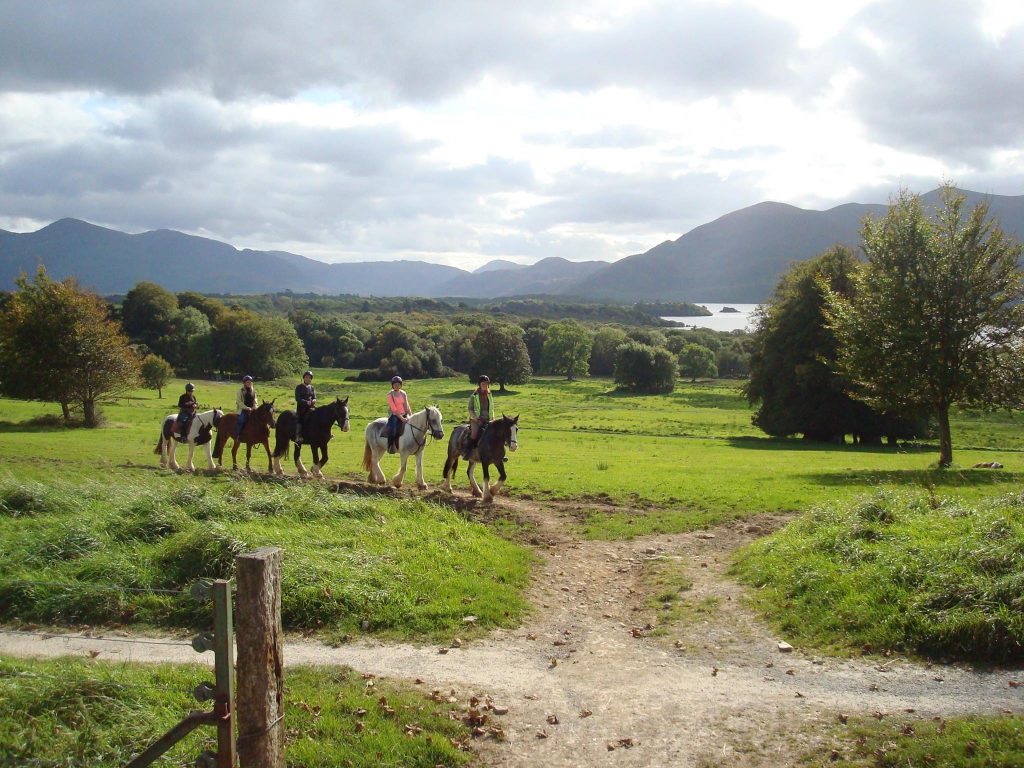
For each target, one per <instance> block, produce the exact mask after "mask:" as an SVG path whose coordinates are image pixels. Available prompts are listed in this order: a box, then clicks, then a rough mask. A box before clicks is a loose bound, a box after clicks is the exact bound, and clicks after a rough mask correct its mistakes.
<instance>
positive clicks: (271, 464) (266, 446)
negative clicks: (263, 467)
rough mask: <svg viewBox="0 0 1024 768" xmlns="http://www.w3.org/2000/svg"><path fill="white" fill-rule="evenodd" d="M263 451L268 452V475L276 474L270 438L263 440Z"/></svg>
mask: <svg viewBox="0 0 1024 768" xmlns="http://www.w3.org/2000/svg"><path fill="white" fill-rule="evenodd" d="M263 450H264V451H266V452H267V474H268V475H272V474H274V457H273V456H272V455H271V454H270V437H269V436H268V437H266V438H264V440H263Z"/></svg>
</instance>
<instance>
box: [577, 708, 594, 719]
mask: <svg viewBox="0 0 1024 768" xmlns="http://www.w3.org/2000/svg"><path fill="white" fill-rule="evenodd" d="M592 714H594V713H593V712H591V711H590V710H589V709H584V710H582V711H581V712H580V717H590V716H591V715H592Z"/></svg>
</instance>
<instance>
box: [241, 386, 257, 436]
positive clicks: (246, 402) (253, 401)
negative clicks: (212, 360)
mask: <svg viewBox="0 0 1024 768" xmlns="http://www.w3.org/2000/svg"><path fill="white" fill-rule="evenodd" d="M259 405H260V398H259V395H257V394H256V388H255V387H254V386H253V385H252V376H250V375H249V374H246V375H245V376H243V377H242V388H241V389H240V390H238V394H237V395H235V412H236V413H237V414H238V419H237V420H236V421H235V437H239V438H240V437H241V436H242V428H243V427H244V426H245V422H246V421H247V420H248V419H249V414H250V413H252V412H253V411H255V410H256V409H257V408H258V407H259Z"/></svg>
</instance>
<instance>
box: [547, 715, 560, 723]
mask: <svg viewBox="0 0 1024 768" xmlns="http://www.w3.org/2000/svg"><path fill="white" fill-rule="evenodd" d="M547 720H548V725H558V715H556V714H554V713H551V714H550V715H548V717H547Z"/></svg>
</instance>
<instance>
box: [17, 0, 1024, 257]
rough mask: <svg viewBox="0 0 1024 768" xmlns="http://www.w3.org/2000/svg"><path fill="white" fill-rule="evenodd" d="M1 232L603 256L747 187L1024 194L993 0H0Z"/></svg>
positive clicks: (414, 252) (345, 251)
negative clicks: (164, 231) (69, 224)
mask: <svg viewBox="0 0 1024 768" xmlns="http://www.w3.org/2000/svg"><path fill="white" fill-rule="evenodd" d="M0 18H3V19H4V23H3V24H2V25H0V228H4V229H8V230H12V231H18V232H24V231H32V230H35V229H38V228H39V227H41V226H44V225H45V224H47V223H49V222H51V221H53V220H55V219H58V218H62V217H65V216H72V217H76V218H82V219H86V220H88V221H92V222H94V223H97V224H101V225H104V226H109V227H113V228H116V229H121V230H124V231H127V232H141V231H144V230H149V229H158V228H169V229H177V230H181V231H184V232H189V233H193V234H199V235H204V236H208V237H213V238H216V239H218V240H224V241H227V242H230V243H232V244H234V245H236V246H239V247H251V248H260V249H277V250H288V251H292V252H296V253H301V254H304V255H307V256H311V257H314V258H319V259H323V260H326V261H350V260H365V259H392V258H416V259H424V260H428V261H436V262H442V263H448V264H452V265H456V266H462V267H465V268H474V267H476V266H479V265H481V264H483V263H484V262H486V261H488V260H490V259H494V258H506V259H511V260H514V261H519V262H523V263H529V262H533V261H535V260H537V259H538V258H542V257H545V256H562V257H565V258H568V259H573V260H585V259H605V260H612V259H617V258H620V257H623V256H627V255H629V254H631V253H637V252H641V251H645V250H647V249H648V248H650V247H652V246H654V245H656V244H657V243H659V242H661V241H662V240H665V239H670V238H672V239H674V238H676V237H678V236H679V235H681V234H683V233H685V232H687V231H688V230H690V229H692V228H693V227H695V226H697V225H699V224H702V223H704V222H707V221H710V220H712V219H714V218H717V217H718V216H721V215H723V214H725V213H728V212H729V211H732V210H736V209H738V208H742V207H744V206H747V205H752V204H754V203H757V202H760V201H762V200H777V201H782V202H788V203H792V204H794V205H799V206H801V207H808V208H818V209H822V208H828V207H831V206H833V205H836V204H840V203H843V202H850V201H854V202H885V201H886V200H887V199H888V198H889V196H890V195H891V194H893V193H894V192H895V191H896V190H897V189H898V188H899V187H900V186H903V187H907V188H909V189H911V190H913V191H918V192H925V191H928V190H929V189H932V188H934V187H935V186H937V185H938V184H939V183H940V182H941V181H942V180H944V179H949V180H953V181H955V182H956V183H958V184H959V185H960V186H962V187H966V188H969V189H974V190H977V191H981V192H990V193H996V194H1007V195H1019V194H1024V152H1022V147H1024V3H1021V2H1019V0H998V1H996V0H993V1H992V2H989V1H988V0H974V1H973V2H966V1H957V0H892V1H888V0H882V1H879V2H868V1H866V0H844V1H843V2H822V0H794V1H793V2H785V0H737V1H736V2H718V1H717V0H675V2H645V1H643V0H635V1H622V0H514V1H513V0H505V1H501V2H499V0H431V2H423V1H422V0H374V1H373V2H366V1H365V0H360V1H359V2H349V1H348V0H323V1H322V2H319V1H318V0H302V1H301V2H300V1H293V2H281V1H280V0H274V1H273V2H266V1H265V0H232V1H230V2H227V1H224V2H219V1H218V0H175V2H167V1H166V0H161V2H150V1H149V0H132V2H124V1H122V0H118V1H117V2H114V1H113V0H90V2H81V0H65V1H64V2H58V1H57V0H0Z"/></svg>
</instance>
